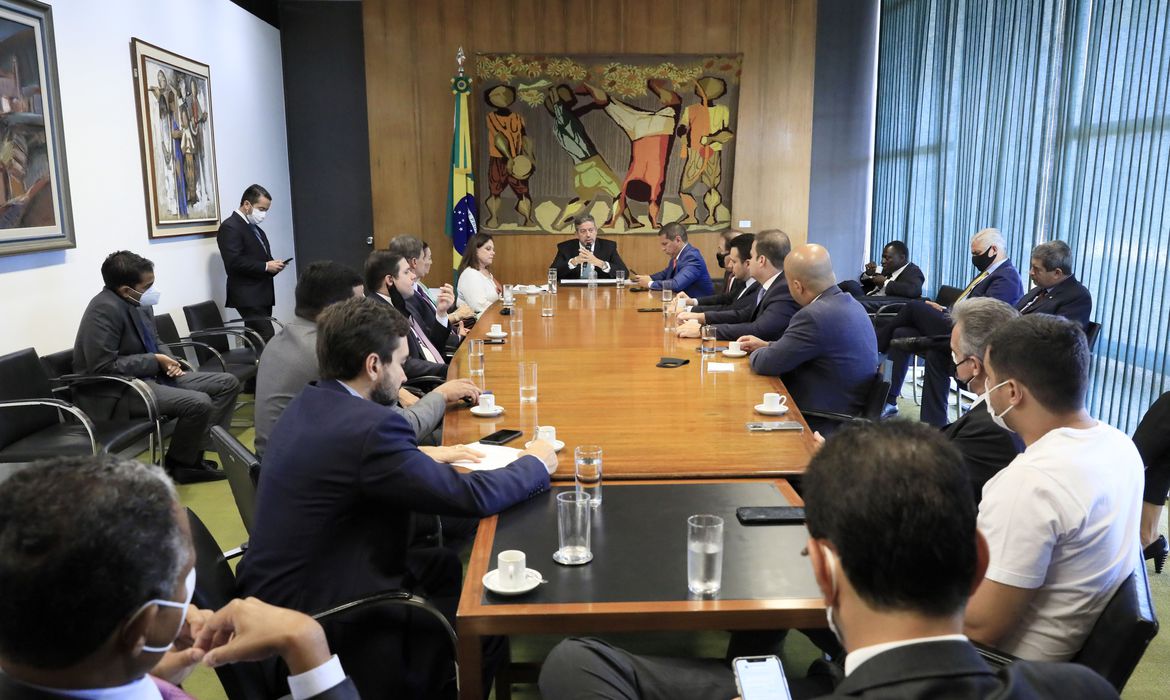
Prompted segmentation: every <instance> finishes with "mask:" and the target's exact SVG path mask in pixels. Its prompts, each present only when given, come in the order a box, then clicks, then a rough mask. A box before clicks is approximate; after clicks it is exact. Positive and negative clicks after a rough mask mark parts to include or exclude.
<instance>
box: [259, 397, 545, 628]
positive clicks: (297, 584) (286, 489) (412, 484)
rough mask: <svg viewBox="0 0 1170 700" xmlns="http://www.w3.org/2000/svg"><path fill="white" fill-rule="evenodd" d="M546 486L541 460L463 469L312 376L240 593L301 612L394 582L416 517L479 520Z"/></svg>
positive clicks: (277, 462)
mask: <svg viewBox="0 0 1170 700" xmlns="http://www.w3.org/2000/svg"><path fill="white" fill-rule="evenodd" d="M548 488H549V478H548V472H547V471H545V468H544V464H542V463H541V461H540V460H539V459H537V458H536V457H533V456H530V455H529V456H524V457H521V458H519V459H517V460H516V461H515V462H513V463H512V464H510V465H509V466H507V467H504V468H503V469H497V470H495V471H478V472H472V473H469V474H461V473H459V472H458V471H456V470H455V469H454V468H452V467H450V466H448V465H445V464H439V463H438V462H435V461H434V460H432V459H431V458H430V457H427V456H426V455H424V454H423V453H422V452H419V451H418V447H417V446H416V443H415V437H414V432H413V431H411V429H410V426H409V425H407V423H406V421H405V420H403V419H402V417H401V416H399V415H398V414H397V413H395V412H394V411H391V410H390V409H389V408H387V407H386V406H381V405H378V404H376V403H374V402H372V401H367V400H366V399H363V398H360V397H357V396H353V395H351V394H350V393H349V392H348V391H346V389H345V387H344V386H342V385H341V384H340V383H338V382H336V381H332V380H329V381H321V382H319V383H313V384H310V385H308V386H307V387H305V388H304V390H302V391H301V393H300V395H298V396H297V397H296V398H295V399H293V401H292V403H290V404H289V405H288V408H286V409H285V411H284V414H283V415H281V417H280V420H279V421H277V423H276V428H274V429H273V431H272V438H271V440H269V444H268V452H267V453H266V454H265V455H264V468H263V469H262V470H261V472H260V485H259V489H258V491H257V494H258V495H257V499H256V512H255V516H254V521H255V527H254V528H253V535H252V537H251V539H250V540H249V545H248V553H247V555H246V556H245V557H244V559H243V561H242V562H241V563H240V567H239V571H240V575H239V579H238V588H239V590H240V591H241V594H242V595H255V596H257V597H259V598H260V599H261V600H264V601H267V602H269V603H272V604H274V605H281V606H284V607H289V608H293V609H295V610H300V611H303V612H315V611H318V610H323V609H325V608H327V607H330V606H332V605H335V604H337V603H341V602H343V601H347V600H352V599H354V598H356V597H358V596H360V595H363V594H366V593H372V592H375V591H379V590H382V589H385V588H392V587H394V586H396V585H400V584H401V579H402V575H403V574H404V573H405V557H406V551H407V545H408V544H409V537H410V521H411V514H412V513H413V512H419V513H431V514H438V515H453V516H463V517H475V518H482V517H487V516H488V515H492V514H494V513H498V512H500V511H502V510H504V509H506V508H508V507H510V506H512V505H514V504H516V503H519V502H521V501H524V500H527V499H528V498H531V497H532V496H535V495H536V494H538V493H542V492H544V491H547V490H548Z"/></svg>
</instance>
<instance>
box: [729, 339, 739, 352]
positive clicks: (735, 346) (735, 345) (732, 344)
mask: <svg viewBox="0 0 1170 700" xmlns="http://www.w3.org/2000/svg"><path fill="white" fill-rule="evenodd" d="M741 350H743V348H741V347H740V345H739V341H738V340H732V341H729V342H728V343H727V352H740V351H741Z"/></svg>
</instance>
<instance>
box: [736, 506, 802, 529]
mask: <svg viewBox="0 0 1170 700" xmlns="http://www.w3.org/2000/svg"><path fill="white" fill-rule="evenodd" d="M735 517H736V519H737V520H739V522H740V524H742V525H800V524H801V523H803V522H804V508H801V507H799V506H744V507H742V508H736V509H735Z"/></svg>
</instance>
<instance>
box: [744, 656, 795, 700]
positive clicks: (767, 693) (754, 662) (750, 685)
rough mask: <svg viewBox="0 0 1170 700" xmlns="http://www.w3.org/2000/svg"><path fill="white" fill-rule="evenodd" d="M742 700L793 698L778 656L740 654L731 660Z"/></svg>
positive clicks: (787, 699)
mask: <svg viewBox="0 0 1170 700" xmlns="http://www.w3.org/2000/svg"><path fill="white" fill-rule="evenodd" d="M731 667H732V668H733V669H734V670H735V687H736V688H737V689H738V690H739V697H740V698H742V700H792V693H791V692H789V690H788V680H787V679H786V678H785V677H784V667H783V666H781V665H780V659H779V658H778V657H776V656H740V657H737V658H736V659H735V660H734V661H732V662H731Z"/></svg>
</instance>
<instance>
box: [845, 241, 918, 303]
mask: <svg viewBox="0 0 1170 700" xmlns="http://www.w3.org/2000/svg"><path fill="white" fill-rule="evenodd" d="M925 282H926V276H925V275H923V274H922V270H921V269H920V268H919V267H918V266H917V265H915V264H914V263H912V262H910V249H909V248H907V247H906V244H905V243H903V242H902V241H890V242H889V243H887V244H886V247H885V248H882V271H881V272H878V271H877V265H876V264H875V263H872V262H870V263H866V265H865V270H863V271H862V273H861V276H860V277H858V278H857V280H856V281H854V280H845V281H844V282H842V283H841V289H843V290H844V291H846V292H849V293H850V294H852V295H853V296H855V297H857V298H859V299H867V298H873V299H875V300H877V301H898V300H900V299H902V300H904V299H917V298H918V297H920V296H922V285H923V284H924V283H925ZM886 297H895V298H894V299H886Z"/></svg>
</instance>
